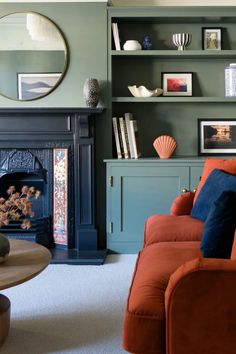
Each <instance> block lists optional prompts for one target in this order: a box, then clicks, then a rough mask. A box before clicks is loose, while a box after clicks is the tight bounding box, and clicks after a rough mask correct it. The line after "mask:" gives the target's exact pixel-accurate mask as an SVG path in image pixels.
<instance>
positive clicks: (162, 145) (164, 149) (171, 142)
mask: <svg viewBox="0 0 236 354" xmlns="http://www.w3.org/2000/svg"><path fill="white" fill-rule="evenodd" d="M153 146H154V149H155V150H156V152H157V153H158V155H159V156H160V159H168V158H169V157H171V155H172V154H173V152H174V151H175V149H176V147H177V143H176V141H175V139H174V138H172V137H171V136H168V135H161V136H159V137H158V138H157V139H155V140H154V142H153Z"/></svg>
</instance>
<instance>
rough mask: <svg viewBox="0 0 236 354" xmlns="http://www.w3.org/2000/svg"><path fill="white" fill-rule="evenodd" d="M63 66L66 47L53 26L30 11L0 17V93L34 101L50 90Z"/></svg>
mask: <svg viewBox="0 0 236 354" xmlns="http://www.w3.org/2000/svg"><path fill="white" fill-rule="evenodd" d="M66 66H67V47H66V43H65V40H64V38H63V36H62V34H61V32H60V30H59V29H58V28H57V26H56V25H55V24H54V23H53V22H52V21H50V20H49V19H48V18H46V17H44V16H42V15H40V14H38V13H33V12H28V13H20V12H19V13H13V14H10V15H7V16H4V17H2V18H0V94H2V95H3V96H6V97H8V98H11V99H14V100H35V99H38V98H40V97H42V96H45V95H47V94H48V93H49V92H51V91H52V90H53V89H54V88H55V87H56V86H57V85H58V84H59V83H60V81H61V80H62V78H63V75H64V74H65V71H66Z"/></svg>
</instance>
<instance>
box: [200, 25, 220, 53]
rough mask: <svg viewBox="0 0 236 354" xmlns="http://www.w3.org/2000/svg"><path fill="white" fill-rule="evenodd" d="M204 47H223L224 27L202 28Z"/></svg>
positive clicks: (204, 48)
mask: <svg viewBox="0 0 236 354" xmlns="http://www.w3.org/2000/svg"><path fill="white" fill-rule="evenodd" d="M202 49H203V50H221V49H222V27H203V28H202Z"/></svg>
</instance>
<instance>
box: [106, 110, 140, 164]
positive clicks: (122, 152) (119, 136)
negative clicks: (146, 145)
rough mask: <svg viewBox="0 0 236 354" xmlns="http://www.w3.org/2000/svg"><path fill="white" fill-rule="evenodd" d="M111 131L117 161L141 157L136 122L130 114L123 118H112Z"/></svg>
mask: <svg viewBox="0 0 236 354" xmlns="http://www.w3.org/2000/svg"><path fill="white" fill-rule="evenodd" d="M112 123H113V131H114V137H115V145H116V152H117V157H118V159H122V158H125V159H129V158H131V159H137V158H139V157H140V156H141V152H140V147H139V138H138V126H137V121H136V120H135V119H133V116H132V113H125V114H124V117H113V118H112Z"/></svg>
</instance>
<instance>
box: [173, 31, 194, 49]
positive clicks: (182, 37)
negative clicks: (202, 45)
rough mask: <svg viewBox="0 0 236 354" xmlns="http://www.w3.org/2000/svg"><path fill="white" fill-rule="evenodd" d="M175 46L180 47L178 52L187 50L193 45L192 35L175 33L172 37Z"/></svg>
mask: <svg viewBox="0 0 236 354" xmlns="http://www.w3.org/2000/svg"><path fill="white" fill-rule="evenodd" d="M172 40H173V43H174V45H176V46H177V47H178V50H185V49H186V47H187V46H189V44H190V43H191V40H192V35H191V34H190V33H175V34H173V36H172Z"/></svg>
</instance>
